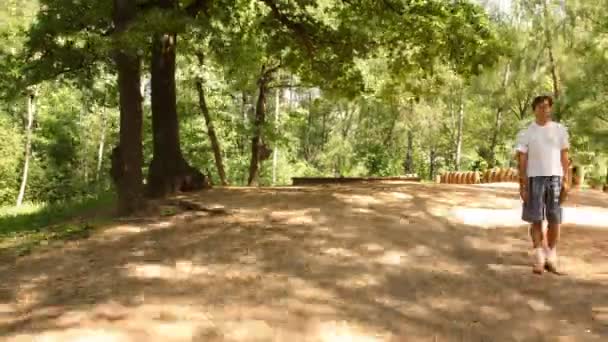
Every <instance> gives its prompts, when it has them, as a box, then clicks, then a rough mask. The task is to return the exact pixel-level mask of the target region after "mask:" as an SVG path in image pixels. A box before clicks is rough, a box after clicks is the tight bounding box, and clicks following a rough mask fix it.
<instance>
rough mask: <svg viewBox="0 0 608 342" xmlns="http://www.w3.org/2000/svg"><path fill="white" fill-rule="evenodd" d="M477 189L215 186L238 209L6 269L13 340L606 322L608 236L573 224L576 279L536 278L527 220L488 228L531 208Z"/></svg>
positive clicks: (352, 336)
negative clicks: (24, 337)
mask: <svg viewBox="0 0 608 342" xmlns="http://www.w3.org/2000/svg"><path fill="white" fill-rule="evenodd" d="M337 191H342V192H341V193H337ZM348 191H351V192H354V193H348ZM476 191H477V192H483V191H485V190H483V188H479V190H476V189H473V188H471V187H469V188H465V187H461V188H453V189H452V188H450V187H445V188H444V187H441V186H435V185H432V186H430V185H421V184H408V185H406V186H399V187H393V188H391V187H390V186H389V185H383V186H382V187H378V186H377V185H371V184H370V185H365V186H362V187H360V188H356V189H354V190H353V187H352V186H349V187H318V188H315V189H314V191H313V190H309V189H302V190H301V191H300V190H297V191H294V190H293V189H290V190H285V191H283V190H278V189H274V190H272V191H271V190H268V191H262V192H260V193H258V192H256V191H253V190H250V189H247V190H227V189H216V190H214V191H210V192H209V193H205V195H204V196H202V195H201V196H200V197H198V198H196V199H195V200H194V201H193V202H196V203H197V204H200V205H201V206H202V207H204V208H210V207H212V206H213V205H216V206H220V205H221V203H225V205H226V206H227V205H228V203H229V204H230V207H231V210H230V213H229V214H222V215H213V214H209V215H207V214H205V215H203V214H201V212H200V211H197V210H196V209H192V210H187V211H186V212H185V214H184V212H180V211H178V212H176V213H174V214H173V215H172V216H171V217H170V218H167V217H163V216H161V217H156V218H155V219H145V220H143V219H141V218H140V219H135V221H128V223H125V222H124V221H122V222H121V223H119V224H116V225H114V226H110V227H108V228H107V229H105V230H100V231H99V232H98V233H97V234H96V235H93V236H92V237H91V238H89V239H87V240H82V241H79V243H78V244H76V243H74V244H66V245H65V246H59V247H56V248H55V250H54V251H53V250H50V251H48V252H45V253H44V254H42V253H40V254H37V255H36V256H30V257H28V258H26V259H23V260H22V261H21V262H20V263H19V264H18V265H16V266H15V267H11V268H8V269H7V272H6V273H7V275H8V277H7V278H6V279H7V280H8V285H6V286H5V287H6V289H5V287H3V288H2V290H3V292H2V295H3V296H4V297H6V298H7V299H9V300H8V301H7V303H8V304H9V305H8V306H0V324H1V325H3V326H9V327H10V329H12V330H11V334H13V335H10V336H11V337H13V336H17V334H19V333H21V334H32V335H31V336H35V337H41V336H49V338H50V339H49V341H65V340H66V339H65V338H64V336H71V335H67V334H74V336H78V334H81V335H82V336H83V338H86V337H88V336H90V334H89V332H90V331H98V330H96V329H99V330H102V329H103V328H106V327H107V330H106V331H107V334H105V335H103V334H101V335H100V336H103V337H106V338H105V340H109V341H111V340H112V339H113V338H114V337H113V336H118V338H119V340H121V341H153V342H155V341H210V342H211V341H222V340H226V341H228V340H229V341H234V342H244V341H252V340H256V339H257V340H259V341H292V340H293V341H306V340H310V341H332V342H333V341H392V340H395V341H402V340H403V341H407V338H412V339H413V340H418V338H419V339H420V340H424V339H425V338H427V339H429V340H430V341H433V337H437V340H439V341H442V340H450V338H451V337H453V336H456V337H457V338H459V337H462V338H463V340H478V339H477V337H484V338H485V337H488V336H494V335H493V334H494V332H495V328H496V326H497V325H498V324H500V325H504V329H498V330H497V332H498V335H497V339H496V340H503V339H501V338H502V337H504V336H511V333H508V332H507V330H509V329H515V331H518V332H520V335H518V336H519V337H521V339H522V340H525V339H526V338H529V337H534V336H533V334H534V332H535V331H541V330H540V329H541V328H542V329H545V328H544V327H550V326H552V325H555V324H557V325H558V326H559V327H560V328H559V329H562V330H559V331H560V333H561V332H562V331H566V330H563V329H565V328H563V327H564V326H566V325H565V323H564V324H562V323H560V322H562V321H566V320H567V321H568V322H569V323H568V325H567V326H566V327H567V328H568V329H570V328H572V329H573V330H572V331H581V327H586V326H593V329H596V330H597V329H600V327H601V324H603V323H602V322H604V321H602V319H604V320H605V319H606V318H602V317H605V316H606V313H604V311H602V310H603V309H602V308H604V307H605V306H606V305H608V302H606V301H605V300H602V299H601V298H602V297H601V296H602V295H603V292H602V291H603V290H602V289H603V287H602V284H605V283H606V282H605V281H604V283H602V281H603V280H602V273H605V274H608V260H607V259H606V258H605V257H603V254H602V253H603V251H604V249H605V246H606V242H607V241H608V240H606V239H607V238H608V235H602V234H604V233H603V232H602V231H601V230H597V229H596V230H583V228H582V227H579V226H577V225H576V224H574V225H573V224H568V225H567V226H566V227H565V229H564V235H565V236H564V238H563V243H562V244H561V245H560V248H561V249H560V250H559V251H560V263H561V267H562V269H563V270H564V271H565V272H566V274H567V275H566V276H565V277H561V278H549V277H551V276H550V275H547V276H546V278H533V276H532V275H531V272H530V267H529V261H530V260H529V259H528V257H530V253H529V252H530V246H529V238H528V235H527V231H526V230H525V229H506V228H505V229H503V230H500V231H499V230H491V229H482V228H488V227H509V224H510V223H509V222H511V221H509V220H513V221H519V215H520V213H519V212H518V211H517V210H518V207H517V206H518V204H517V203H516V202H517V201H515V202H514V203H515V204H512V208H511V209H512V210H513V212H511V213H507V212H506V210H505V209H504V208H501V207H504V206H507V205H509V203H511V202H509V201H511V200H510V199H507V198H506V197H503V198H502V199H501V197H500V196H499V197H498V199H497V200H493V199H491V198H492V193H494V192H495V191H489V192H488V193H486V194H476V193H475V192H476ZM514 194H515V193H514ZM188 198H189V197H188V196H185V197H184V199H186V201H189V200H188ZM449 203H456V204H449ZM492 208H494V209H492ZM571 209H575V210H579V212H580V213H583V216H585V215H586V217H583V218H577V217H573V216H570V210H571ZM581 209H582V210H581ZM604 211H605V209H603V208H595V207H584V206H579V207H568V208H567V213H566V218H567V220H568V218H570V219H573V218H574V220H575V221H577V222H587V223H592V219H591V218H590V216H593V215H595V214H599V216H594V217H599V218H600V219H596V221H597V220H602V219H603V217H604V216H602V215H605V212H604ZM202 212H203V213H206V212H205V211H204V210H203V211H202ZM501 212H502V214H499V215H497V213H501ZM585 213H586V214H585ZM590 213H591V214H590ZM182 214H183V215H182ZM186 214H187V215H186ZM154 220H157V221H154ZM167 220H169V221H167ZM585 220H586V221H585ZM594 222H595V221H594ZM596 225H599V224H598V223H597V222H596ZM513 226H515V224H513ZM585 226H589V227H591V226H593V225H592V224H589V225H585ZM577 229H580V230H577ZM581 231H584V232H585V233H584V234H578V232H581ZM606 234H608V231H607V232H606ZM108 237H113V238H114V237H116V238H115V239H109V238H108ZM40 274H53V276H48V277H38V276H39V275H40ZM37 277H38V278H37ZM3 279H4V278H3ZM607 285H608V284H607ZM11 288H14V289H15V290H10V289H11ZM55 289H60V290H55ZM70 296H72V297H70ZM4 297H3V299H4ZM558 299H559V300H558ZM112 301H115V302H114V303H113V302H112ZM26 303H27V305H24V304H26ZM547 308H549V309H547ZM592 308H593V310H594V311H593V312H592V311H591V309H592ZM25 309H27V310H28V311H27V312H28V313H25V312H24V310H25ZM537 311H538V312H542V313H545V314H547V316H546V317H545V316H543V317H536V318H535V317H534V315H533V313H534V312H537ZM592 315H593V319H594V320H593V321H591V317H592ZM11 316H15V317H20V318H19V319H17V318H14V317H11ZM530 322H533V324H534V325H535V328H534V329H536V330H531V329H528V328H527V327H528V326H529V323H530ZM560 324H561V325H560ZM539 327H540V328H539ZM0 328H2V327H0ZM543 331H545V330H543ZM582 331H584V330H582ZM454 334H456V335H454ZM467 334H468V335H467ZM513 336H514V335H513ZM551 336H553V335H551ZM574 336H576V335H574ZM519 337H518V338H519ZM391 338H392V340H391ZM53 339H54V340H53ZM30 340H31V339H30ZM67 340H69V338H68V339H67ZM486 340H488V339H486ZM489 340H492V339H489Z"/></svg>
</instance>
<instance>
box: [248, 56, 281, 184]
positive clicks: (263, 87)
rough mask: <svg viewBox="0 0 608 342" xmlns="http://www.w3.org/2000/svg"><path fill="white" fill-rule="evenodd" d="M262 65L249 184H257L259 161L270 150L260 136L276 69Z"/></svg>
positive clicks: (266, 156) (265, 157) (252, 140)
mask: <svg viewBox="0 0 608 342" xmlns="http://www.w3.org/2000/svg"><path fill="white" fill-rule="evenodd" d="M277 68H278V67H275V68H270V69H266V67H265V66H264V67H262V73H261V76H260V79H259V80H258V101H257V103H256V107H255V120H254V123H253V125H254V127H253V137H252V138H251V163H250V164H249V179H248V180H247V184H248V185H249V186H257V185H258V183H259V173H260V163H261V162H262V161H264V160H266V159H268V158H269V157H270V154H271V151H270V150H269V149H268V147H267V146H266V144H264V141H263V137H262V129H263V127H264V123H265V122H266V93H267V92H268V83H269V82H270V80H271V77H272V73H273V72H274V71H275V70H276V69H277Z"/></svg>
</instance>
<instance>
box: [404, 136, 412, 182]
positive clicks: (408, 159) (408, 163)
mask: <svg viewBox="0 0 608 342" xmlns="http://www.w3.org/2000/svg"><path fill="white" fill-rule="evenodd" d="M413 150H414V132H413V131H412V129H411V128H410V129H409V130H408V131H407V152H406V154H405V162H404V163H403V165H404V168H403V169H404V170H403V171H404V172H405V174H413V173H414V158H413V152H414V151H413Z"/></svg>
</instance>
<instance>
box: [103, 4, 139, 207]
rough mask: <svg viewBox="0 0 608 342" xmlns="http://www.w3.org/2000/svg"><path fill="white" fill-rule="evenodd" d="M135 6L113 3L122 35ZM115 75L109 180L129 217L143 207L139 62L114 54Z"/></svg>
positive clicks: (117, 52) (115, 16)
mask: <svg viewBox="0 0 608 342" xmlns="http://www.w3.org/2000/svg"><path fill="white" fill-rule="evenodd" d="M136 10H137V9H136V6H135V2H133V1H130V0H114V25H115V26H116V30H117V31H118V32H121V31H124V30H125V29H126V26H127V25H128V23H129V22H130V21H131V20H132V19H133V18H134V17H135V15H136ZM114 59H115V62H116V68H117V71H118V91H119V104H120V133H119V143H118V146H116V147H115V148H114V149H113V151H112V170H111V173H112V178H113V180H114V182H115V184H116V187H117V190H118V209H119V212H120V213H121V214H131V213H133V212H135V211H137V210H139V209H141V208H142V207H143V204H144V200H143V176H142V171H141V169H142V165H143V150H142V123H143V111H142V106H141V101H142V97H141V92H140V83H141V80H140V78H141V60H140V58H139V57H138V56H136V55H134V54H131V53H128V52H125V51H123V50H118V51H116V53H115V56H114Z"/></svg>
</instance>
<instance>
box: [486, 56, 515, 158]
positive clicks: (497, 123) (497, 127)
mask: <svg viewBox="0 0 608 342" xmlns="http://www.w3.org/2000/svg"><path fill="white" fill-rule="evenodd" d="M510 74H511V62H508V63H507V66H506V67H505V74H504V77H503V79H502V87H501V90H502V91H505V90H506V89H507V84H508V83H509V77H510ZM503 110H504V104H503V103H499V104H498V108H497V109H496V120H495V121H494V131H493V132H492V140H491V142H490V158H489V159H490V160H489V165H488V166H489V167H490V168H493V167H494V166H495V165H496V145H498V136H499V135H500V129H501V128H502V114H503Z"/></svg>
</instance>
